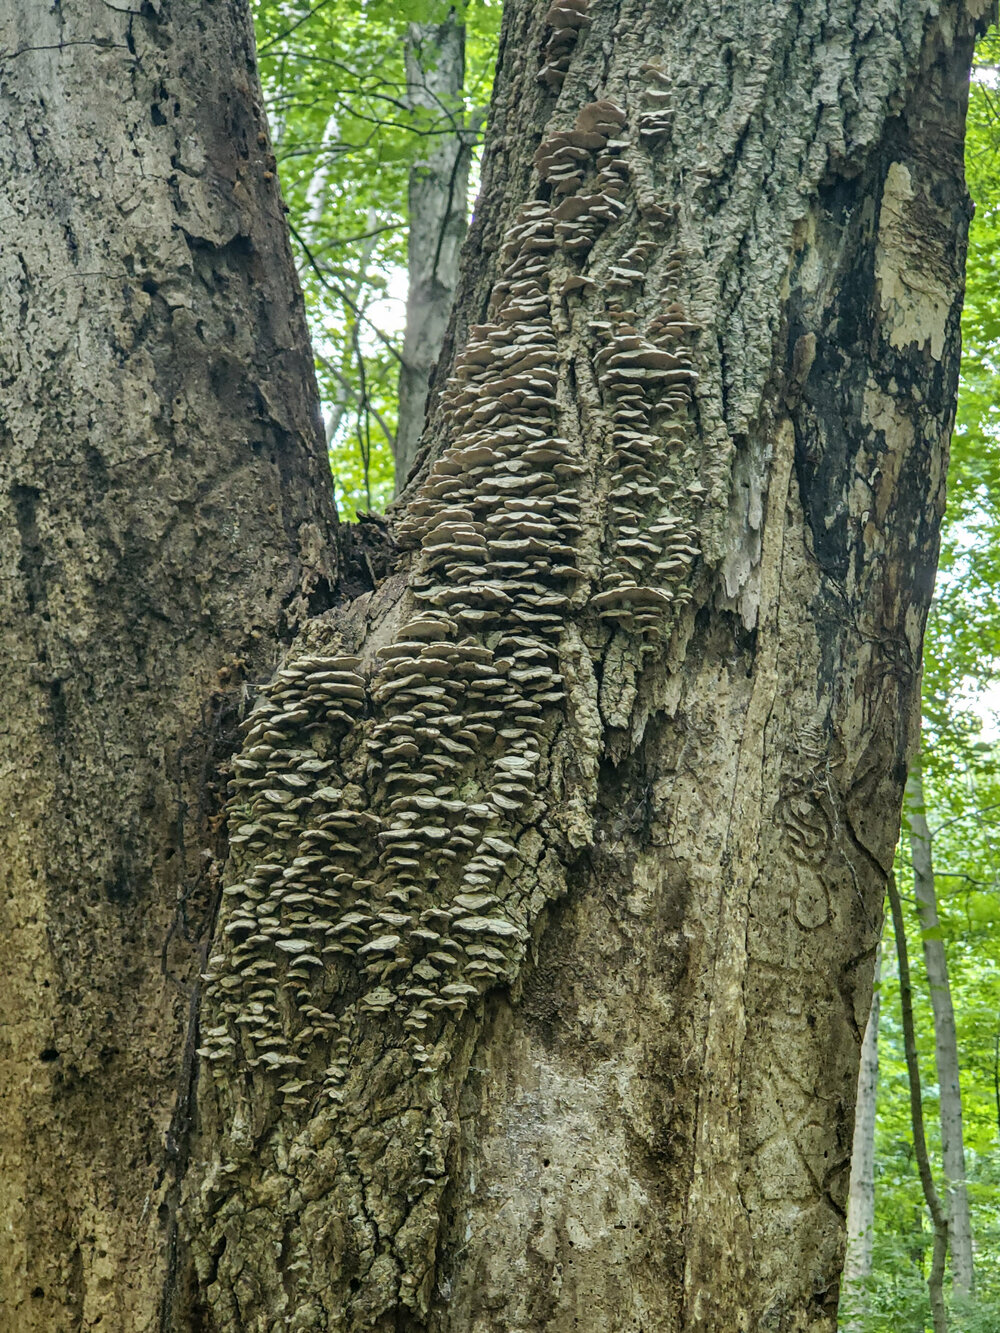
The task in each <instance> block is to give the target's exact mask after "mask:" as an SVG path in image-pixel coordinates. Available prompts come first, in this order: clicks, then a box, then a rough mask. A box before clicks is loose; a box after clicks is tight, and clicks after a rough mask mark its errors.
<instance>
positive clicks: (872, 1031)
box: [844, 945, 882, 1333]
mask: <svg viewBox="0 0 1000 1333" xmlns="http://www.w3.org/2000/svg"><path fill="white" fill-rule="evenodd" d="M881 972H882V946H881V945H879V948H878V951H877V953H876V955H875V976H874V979H873V984H874V990H873V993H872V1007H871V1013H870V1014H869V1015H868V1024H867V1026H866V1027H865V1039H864V1041H863V1042H862V1045H861V1069H860V1071H859V1073H858V1102H857V1107H856V1110H855V1112H854V1143H853V1147H852V1150H851V1188H850V1192H849V1193H848V1196H847V1257H846V1259H845V1261H844V1293H845V1296H846V1297H847V1299H848V1303H849V1304H850V1303H852V1302H856V1301H857V1300H858V1298H859V1296H860V1294H861V1284H862V1283H863V1282H864V1279H865V1278H867V1277H868V1276H869V1274H870V1273H871V1271H872V1241H873V1239H874V1226H875V1106H876V1099H877V1094H878V1025H879V1016H880V1011H881V1007H882V996H881V993H880V991H879V980H880V978H881ZM848 1314H849V1317H848V1322H847V1323H846V1324H845V1325H844V1328H845V1330H847V1333H852V1331H853V1330H855V1329H860V1328H861V1323H860V1321H859V1320H858V1319H857V1318H855V1317H852V1314H853V1312H852V1311H850V1309H849V1312H848Z"/></svg>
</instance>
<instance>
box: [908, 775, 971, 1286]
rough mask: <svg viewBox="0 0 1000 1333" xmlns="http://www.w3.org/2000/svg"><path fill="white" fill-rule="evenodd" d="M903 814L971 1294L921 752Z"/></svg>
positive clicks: (955, 1082)
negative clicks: (908, 844) (907, 830)
mask: <svg viewBox="0 0 1000 1333" xmlns="http://www.w3.org/2000/svg"><path fill="white" fill-rule="evenodd" d="M906 818H907V822H908V823H909V830H910V854H911V856H912V858H913V891H914V894H915V896H916V899H917V916H918V917H919V920H920V934H921V939H922V940H923V945H924V963H925V965H926V968H927V985H928V989H929V990H930V994H931V1009H932V1011H933V1014H934V1057H935V1063H936V1066H937V1081H938V1105H939V1110H940V1120H941V1161H942V1165H943V1167H944V1203H945V1211H946V1213H947V1215H948V1244H949V1248H950V1250H951V1279H952V1285H953V1287H954V1288H955V1290H956V1291H957V1292H961V1293H962V1294H963V1295H966V1296H967V1295H969V1294H971V1292H972V1286H973V1268H972V1222H971V1220H970V1217H969V1192H968V1189H967V1188H966V1183H965V1141H964V1135H963V1131H962V1087H961V1081H960V1079H959V1072H958V1035H957V1033H956V1031H955V1009H954V1006H953V1005H952V1002H951V985H950V983H949V981H948V959H947V957H946V956H945V951H944V940H943V939H942V938H941V923H940V920H939V919H938V910H937V892H936V889H935V885H934V852H933V846H932V843H931V831H930V829H929V828H928V827H927V814H926V809H925V806H924V781H923V774H922V772H921V767H920V757H919V755H918V756H917V758H916V759H915V760H914V761H913V765H912V767H911V768H910V774H909V777H908V778H907V782H906Z"/></svg>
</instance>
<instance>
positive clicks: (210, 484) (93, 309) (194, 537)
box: [0, 0, 336, 1333]
mask: <svg viewBox="0 0 1000 1333" xmlns="http://www.w3.org/2000/svg"><path fill="white" fill-rule="evenodd" d="M0 51H2V55H0V70H2V72H0V212H2V215H3V230H4V238H3V245H2V249H0V506H2V513H3V518H2V524H0V534H2V535H0V550H2V555H0V560H2V567H3V578H2V580H0V642H2V644H3V648H2V651H0V708H2V712H3V717H4V723H3V726H2V728H0V808H2V810H3V812H4V814H3V817H2V818H0V866H2V881H3V890H2V893H0V976H2V977H3V983H2V984H3V999H2V1012H3V1022H2V1023H0V1328H3V1329H5V1330H11V1331H13V1330H15V1329H16V1330H17V1333H22V1331H24V1333H29V1331H30V1330H44V1333H55V1331H57V1330H58V1331H59V1333H63V1331H64V1330H71V1331H73V1333H75V1331H76V1330H80V1329H88V1330H89V1329H96V1328H97V1327H98V1326H99V1327H100V1329H101V1330H102V1333H111V1330H123V1331H124V1330H145V1329H151V1328H153V1327H154V1325H155V1323H156V1315H157V1310H158V1305H159V1301H160V1293H161V1290H162V1287H163V1284H164V1281H165V1279H166V1271H167V1266H168V1249H169V1246H168V1243H167V1236H168V1234H169V1231H170V1215H171V1211H172V1199H173V1187H174V1181H175V1178H176V1177H177V1175H178V1173H179V1172H180V1170H181V1168H182V1166H183V1161H184V1152H185V1147H184V1131H185V1126H186V1114H187V1109H186V1108H187V1096H188V1090H189V1085H190V1079H191V1072H192V1067H191V1057H192V1054H193V1046H192V1048H191V1049H190V1050H186V1049H185V1037H186V1034H187V1030H188V1015H189V1008H190V996H191V987H192V982H193V980H194V977H195V976H196V975H197V971H198V968H199V965H200V962H201V956H202V955H201V943H200V942H201V940H202V939H203V938H204V936H205V933H206V931H208V930H210V928H211V917H212V913H213V910H214V904H215V901H216V898H217V885H218V880H219V871H220V869H221V861H220V859H219V858H221V857H224V855H225V848H224V841H225V840H224V837H223V836H222V835H221V834H220V832H219V811H220V809H221V803H222V801H223V800H224V798H225V793H224V781H222V782H220V780H219V779H218V776H217V774H216V765H217V763H218V762H219V758H220V756H223V757H224V756H225V755H226V754H228V752H229V750H230V749H231V747H232V739H233V728H234V725H235V721H236V720H237V716H238V707H239V702H240V697H241V692H242V689H243V684H242V682H243V681H244V679H248V680H250V681H253V680H256V679H260V678H261V677H262V676H263V677H266V676H268V675H269V674H270V672H271V671H272V669H273V666H274V662H275V658H276V656H277V654H278V651H279V649H280V646H281V640H282V639H287V638H290V637H291V633H292V631H293V630H294V629H295V627H296V626H297V625H298V624H299V623H300V622H301V621H302V620H303V619H304V618H305V617H306V616H307V615H308V614H310V613H315V612H316V611H318V610H321V609H322V608H323V607H324V606H326V605H329V602H330V589H331V586H332V583H333V581H334V578H335V560H334V554H335V549H336V548H335V545H334V542H333V533H334V515H333V510H332V504H331V498H330V487H329V483H328V470H327V466H326V460H325V448H324V446H323V439H322V434H321V431H320V428H319V419H318V412H317V406H316V398H315V386H314V381H313V378H312V369H311V364H310V355H309V350H308V343H307V337H306V333H305V327H304V322H303V316H302V309H301V301H300V298H299V295H298V290H297V287H296V286H295V283H294V278H290V274H291V267H290V265H291V261H290V256H289V252H288V246H287V242H286V237H285V226H284V220H283V215H282V211H281V200H280V197H279V195H278V191H277V186H276V183H275V180H274V177H273V163H272V162H269V158H268V152H269V150H268V145H267V132H266V125H265V123H264V118H263V115H262V112H261V109H260V100H259V94H258V89H257V83H256V75H255V72H254V56H253V43H252V37H251V34H250V28H249V24H248V20H247V16H246V13H245V10H244V6H243V5H242V4H237V3H217V4H213V5H205V4H203V3H200V2H198V3H196V2H195V0H187V2H185V0H174V3H173V4H171V5H170V7H169V9H168V8H167V7H166V6H160V5H153V4H151V5H147V6H145V7H143V9H142V12H141V13H140V12H138V10H137V9H129V8H128V7H127V6H125V5H121V6H117V7H116V6H112V5H107V4H99V3H96V0H94V2H93V3H86V2H84V3H78V4H74V5H70V6H64V7H60V6H58V5H55V6H53V5H50V4H49V3H47V0H46V2H45V3H43V2H42V0H11V2H10V3H6V4H5V5H4V6H3V12H2V15H0ZM209 53H210V55H211V58H209Z"/></svg>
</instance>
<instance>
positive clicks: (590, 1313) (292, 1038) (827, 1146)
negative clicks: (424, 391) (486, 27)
mask: <svg viewBox="0 0 1000 1333" xmlns="http://www.w3.org/2000/svg"><path fill="white" fill-rule="evenodd" d="M584 8H585V7H584V5H583V4H582V3H576V0H573V2H572V3H571V2H570V0H567V2H566V3H565V4H559V5H556V6H554V7H553V8H552V9H551V10H549V11H546V10H545V8H544V7H543V6H540V5H538V4H537V3H535V2H534V0H513V2H512V3H510V4H509V5H508V8H507V13H506V17H505V27H504V37H503V49H502V55H501V62H500V71H499V79H498V85H497V93H496V98H495V103H494V107H493V118H492V125H491V132H490V146H489V148H488V152H487V160H486V163H485V165H484V188H483V195H482V198H481V201H480V204H479V207H478V210H477V224H476V226H475V227H474V232H473V239H472V243H471V245H470V247H469V249H468V252H467V257H468V262H467V267H466V270H465V278H464V281H463V283H462V285H461V287H460V293H459V298H458V305H457V312H456V317H455V320H454V323H453V326H452V331H451V337H450V340H449V343H448V347H449V351H448V352H447V355H446V358H445V360H446V361H447V362H448V364H447V365H446V366H444V367H443V368H442V372H441V377H440V378H439V387H440V388H441V389H442V392H441V393H440V396H439V398H438V399H437V400H436V402H435V405H434V407H433V411H432V417H431V423H430V426H429V429H428V431H427V433H426V435H425V439H424V449H423V455H422V458H421V459H419V460H418V465H417V468H416V470H415V473H414V477H413V481H412V482H411V485H410V487H409V489H408V491H407V492H406V494H405V496H404V500H405V502H406V503H405V505H404V506H403V507H402V508H401V510H400V513H399V516H398V520H397V522H396V527H395V531H396V534H397V536H398V538H399V540H400V542H401V543H402V546H403V550H402V551H401V553H400V556H399V560H398V564H397V571H396V573H395V575H394V576H393V577H391V578H390V579H388V580H387V581H386V583H385V584H384V585H383V586H382V587H381V588H380V589H379V590H378V591H377V592H376V593H375V594H374V595H372V596H370V597H366V598H364V599H362V600H361V601H359V602H355V604H354V605H353V607H352V608H351V609H350V610H349V611H346V612H342V613H338V614H337V615H334V616H332V617H329V618H326V619H324V620H322V621H319V622H316V623H315V624H314V625H313V626H312V627H311V628H310V630H309V632H308V633H307V634H306V635H305V636H304V637H303V638H302V640H301V642H300V643H299V645H298V646H297V647H296V649H295V650H294V651H293V652H292V654H291V655H290V657H289V659H288V661H287V663H286V669H285V671H284V672H283V673H282V674H281V675H279V677H277V678H276V680H275V682H274V683H273V685H272V686H270V687H269V688H268V689H267V690H266V691H265V692H264V694H263V697H262V699H261V700H260V702H259V704H258V707H257V710H256V711H255V713H254V714H253V716H252V718H251V719H250V731H249V734H248V735H247V738H246V743H245V745H246V748H245V750H244V754H243V757H242V759H241V760H240V761H239V765H238V769H237V774H236V778H235V782H234V791H233V810H232V822H231V827H232V832H233V838H232V842H233V856H232V861H231V864H230V867H229V869H228V871H227V884H228V889H227V897H226V899H225V906H224V910H223V912H222V915H221V918H220V923H219V932H218V934H217V936H216V942H215V947H214V951H213V956H212V958H211V959H210V962H209V971H208V974H207V976H208V980H207V984H206V998H205V1004H204V1007H203V1012H202V1017H203V1029H202V1039H201V1040H202V1045H201V1047H200V1050H201V1053H202V1057H203V1061H204V1065H203V1072H202V1075H201V1077H200V1079H199V1090H198V1107H199V1109H198V1123H197V1133H196V1138H195V1142H194V1144H193V1147H192V1153H193V1157H194V1159H196V1161H197V1165H196V1166H195V1167H194V1168H193V1169H192V1170H191V1171H190V1172H189V1175H188V1179H187V1183H186V1196H185V1204H184V1218H185V1223H184V1225H185V1242H186V1246H187V1250H188V1254H189V1256H190V1264H189V1266H188V1268H187V1273H186V1284H185V1285H184V1286H183V1287H182V1288H179V1289H178V1291H177V1294H176V1299H175V1306H174V1311H175V1314H174V1318H175V1323H176V1325H177V1326H178V1327H206V1328H211V1329H215V1330H232V1331H233V1333H235V1330H237V1329H254V1330H263V1329H270V1328H272V1327H278V1326H287V1327H290V1328H294V1329H300V1330H306V1329H317V1328H342V1329H362V1328H366V1329H367V1328H375V1329H379V1330H385V1331H386V1333H387V1331H388V1330H394V1329H399V1328H408V1329H410V1328H412V1329H417V1328H426V1329H429V1330H434V1331H435V1333H487V1330H495V1329H498V1328H505V1329H511V1330H514V1329H518V1330H521V1329H523V1330H529V1329H530V1330H535V1329H542V1328H545V1329H546V1330H550V1333H561V1331H562V1330H566V1333H569V1330H572V1329H580V1328H608V1329H625V1328H629V1327H643V1328H645V1329H647V1330H650V1331H652V1330H663V1331H666V1330H671V1333H673V1331H674V1330H682V1329H683V1330H690V1331H692V1333H693V1331H694V1330H714V1331H716V1333H722V1331H723V1330H726V1333H732V1330H739V1329H745V1330H749V1329H772V1330H789V1331H790V1330H793V1329H795V1330H805V1329H808V1330H832V1329H833V1327H834V1324H835V1318H836V1305H837V1294H838V1280H839V1272H840V1266H841V1262H842V1255H843V1213H844V1206H845V1203H846V1194H847V1182H848V1161H849V1149H850V1141H851V1133H852V1120H853V1103H854V1094H855V1082H856V1077H857V1068H858V1053H859V1048H860V1044H861V1036H862V1028H863V1025H864V1021H865V1018H866V1015H867V1011H868V1005H869V999H870V985H871V972H872V960H873V957H874V950H875V945H876V941H877V938H878V932H879V925H880V914H881V901H882V895H883V892H884V887H885V880H886V875H887V872H888V868H889V866H890V863H891V857H892V851H893V846H894V843H895V838H896V834H897V831H898V821H899V808H900V800H901V795H902V784H903V781H904V778H905V772H906V765H907V761H908V758H909V754H910V751H911V749H912V741H913V738H914V722H915V712H914V706H915V701H916V688H917V669H918V663H919V660H920V649H921V633H922V626H923V619H924V613H925V610H926V605H927V600H928V597H929V594H930V588H931V581H932V571H933V565H934V556H935V549H936V541H937V524H938V519H939V516H940V511H941V505H942V498H943V496H942V491H943V478H944V465H945V453H946V441H947V435H948V429H949V426H950V422H951V416H952V407H953V396H954V389H955V378H956V371H957V333H958V311H959V298H960V289H961V265H962V237H963V235H964V228H965V222H966V219H967V215H968V207H967V200H966V196H965V191H964V187H963V184H962V152H961V146H962V120H963V114H964V99H965V88H966V82H967V69H968V64H969V58H970V52H971V41H972V27H971V16H970V13H969V10H968V8H967V7H966V6H963V5H959V4H957V3H953V4H951V5H946V6H944V7H943V8H942V9H940V13H939V7H938V6H937V5H932V4H931V3H929V2H928V3H926V4H920V3H917V4H914V3H907V4H906V5H905V6H898V5H897V4H895V3H890V2H889V0H886V2H885V3H881V4H878V5H877V6H876V12H874V13H871V14H869V13H868V11H865V15H866V16H865V17H862V16H861V15H859V14H858V13H857V12H856V11H855V8H854V7H853V6H852V5H848V4H846V3H844V4H841V3H834V5H833V7H832V9H831V6H830V5H829V4H827V3H824V4H822V5H817V4H803V3H802V2H801V0H794V2H793V0H787V3H778V4H775V3H772V2H771V0H768V3H763V0H762V2H761V3H750V4H748V3H745V0H741V3H739V4H738V5H737V4H730V5H726V4H712V5H708V4H693V5H686V6H683V7H678V6H676V5H673V4H667V3H656V2H655V0H642V2H641V3H639V0H634V2H633V0H622V3H619V4H611V3H608V4H602V5H595V6H594V7H593V8H592V10H591V11H590V12H589V13H585V12H584ZM935 16H936V17H935ZM445 375H448V378H444V376H445Z"/></svg>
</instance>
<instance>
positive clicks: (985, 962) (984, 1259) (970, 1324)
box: [841, 32, 1000, 1333]
mask: <svg viewBox="0 0 1000 1333" xmlns="http://www.w3.org/2000/svg"><path fill="white" fill-rule="evenodd" d="M977 66H978V68H977V70H976V72H975V75H974V78H973V83H972V89H971V100H970V110H969V122H968V140H967V149H966V165H967V174H968V182H969V189H970V192H971V194H972V197H973V199H974V201H975V205H976V215H975V219H974V221H973V224H972V228H971V233H970V237H969V255H968V265H967V283H968V287H967V294H966V302H965V312H964V316H963V321H962V336H963V354H962V379H961V387H960V392H959V404H958V419H957V423H956V428H955V433H954V437H953V440H952V453H951V463H950V467H949V474H948V510H947V515H946V519H945V526H944V531H943V540H942V549H941V564H940V571H939V574H938V581H937V590H936V595H935V599H934V604H933V606H932V610H931V616H930V621H929V623H928V628H927V638H926V642H925V646H924V663H923V667H924V678H923V742H922V743H923V753H924V761H923V773H924V788H925V798H926V808H927V819H928V823H929V825H930V829H931V832H932V835H933V837H934V861H935V878H936V887H937V897H938V908H939V915H940V921H941V925H940V930H941V933H942V936H943V939H944V943H945V949H946V952H947V958H948V968H949V974H950V981H951V988H952V995H953V999H954V1004H955V1013H956V1020H957V1026H958V1048H959V1049H958V1054H959V1061H960V1065H961V1072H962V1098H963V1112H964V1130H965V1155H966V1171H967V1179H968V1185H969V1198H970V1206H971V1212H972V1226H973V1241H974V1246H975V1265H976V1293H975V1297H974V1299H973V1300H972V1301H971V1302H961V1301H959V1300H957V1299H953V1300H951V1301H950V1306H949V1314H950V1319H951V1327H952V1328H953V1329H954V1330H956V1331H957V1333H995V1330H996V1329H998V1328H1000V744H998V719H997V717H996V716H995V709H996V708H997V707H998V706H1000V691H998V688H997V682H998V680H1000V614H998V610H997V588H998V587H1000V37H998V35H997V34H996V33H995V32H993V33H991V34H990V35H989V36H988V37H987V38H986V39H984V41H983V42H982V43H981V44H980V47H979V50H978V55H977ZM906 834H907V830H906V828H905V827H904V830H903V837H902V839H901V842H900V849H899V852H898V855H897V864H896V875H897V882H898V884H899V888H900V893H901V895H902V897H903V900H904V909H905V911H906V925H907V937H908V941H909V945H910V964H911V968H912V970H913V974H914V1001H915V1010H916V1013H915V1017H916V1027H917V1037H918V1046H919V1055H920V1068H921V1075H922V1080H923V1093H924V1115H925V1122H926V1126H927V1131H928V1137H929V1147H930V1152H931V1160H932V1163H933V1164H934V1165H935V1166H936V1167H937V1168H938V1179H939V1181H940V1162H941V1152H940V1132H939V1120H938V1088H937V1083H936V1081H935V1080H936V1073H935V1063H934V1024H933V1016H932V1011H931V1005H930V998H929V991H928V986H927V978H926V975H925V973H924V970H923V957H922V950H921V947H920V945H921V931H920V926H919V923H918V920H917V913H916V909H915V903H914V898H913V872H912V865H911V863H910V854H909V847H908V841H907V836H906ZM908 1098H909V1091H908V1082H907V1074H906V1064H905V1061H904V1056H903V1032H902V1022H901V1017H900V1007H899V978H898V973H897V969H896V961H895V947H894V941H893V940H892V927H891V922H889V921H887V923H886V939H885V945H884V957H883V968H882V1011H881V1022H880V1028H879V1091H878V1104H877V1107H878V1109H877V1127H876V1167H875V1170H876V1177H875V1228H874V1260H873V1271H872V1276H871V1278H870V1279H869V1280H868V1282H867V1284H866V1290H865V1292H864V1297H863V1304H862V1309H861V1311H860V1312H848V1311H846V1310H843V1309H842V1311H841V1315H842V1319H844V1317H845V1316H846V1315H847V1314H848V1313H853V1314H854V1316H855V1318H856V1319H858V1315H859V1314H860V1319H859V1320H858V1322H856V1323H853V1324H852V1328H853V1329H857V1330H859V1333H862V1331H863V1333H890V1331H891V1333H898V1331H899V1330H902V1329H905V1330H907V1333H909V1331H910V1330H915V1331H916V1330H923V1329H929V1328H930V1327H931V1311H930V1304H929V1301H928V1294H927V1274H928V1271H929V1268H930V1263H931V1245H932V1230H931V1222H930V1217H929V1214H928V1211H927V1208H926V1207H925V1205H924V1200H923V1195H922V1193H921V1189H920V1182H919V1179H918V1174H917V1163H916V1158H915V1154H914V1149H913V1131H912V1126H911V1123H910V1110H909V1104H908Z"/></svg>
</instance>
